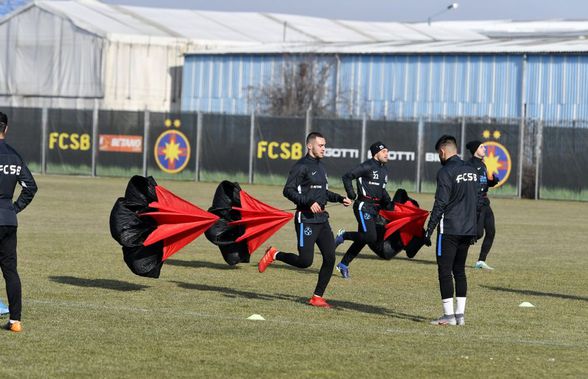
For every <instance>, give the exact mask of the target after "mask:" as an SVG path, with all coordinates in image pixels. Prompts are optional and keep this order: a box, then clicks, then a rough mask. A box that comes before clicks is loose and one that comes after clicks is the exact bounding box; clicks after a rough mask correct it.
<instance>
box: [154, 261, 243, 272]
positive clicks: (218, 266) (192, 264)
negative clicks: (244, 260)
mask: <svg viewBox="0 0 588 379" xmlns="http://www.w3.org/2000/svg"><path fill="white" fill-rule="evenodd" d="M165 264H167V265H171V266H178V267H189V268H212V269H215V270H236V269H238V268H239V266H238V265H235V266H231V265H229V264H227V263H215V262H206V261H182V260H179V259H167V260H166V261H165Z"/></svg>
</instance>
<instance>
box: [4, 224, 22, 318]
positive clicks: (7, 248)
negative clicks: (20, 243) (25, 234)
mask: <svg viewBox="0 0 588 379" xmlns="http://www.w3.org/2000/svg"><path fill="white" fill-rule="evenodd" d="M0 268H1V269H2V275H3V276H4V281H5V282H6V294H7V295H8V309H9V310H10V319H11V320H20V316H21V311H22V290H21V286H20V277H19V276H18V272H17V271H16V226H0Z"/></svg>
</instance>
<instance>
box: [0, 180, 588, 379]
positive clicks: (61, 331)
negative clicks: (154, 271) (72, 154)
mask: <svg viewBox="0 0 588 379" xmlns="http://www.w3.org/2000/svg"><path fill="white" fill-rule="evenodd" d="M156 179H157V178H156ZM37 180H38V184H39V193H38V195H37V197H36V198H35V200H34V201H33V203H32V204H31V205H30V207H29V208H28V209H26V210H25V211H24V212H23V213H22V214H21V215H20V217H19V222H20V227H19V253H18V254H19V270H20V274H21V279H22V282H23V326H24V332H23V333H20V334H14V333H9V332H4V333H1V334H2V345H3V347H4V354H2V355H1V357H0V362H1V364H0V376H1V377H15V378H16V377H19V378H20V377H59V378H68V377H69V378H79V377H110V378H134V377H256V378H257V377H262V378H297V377H475V376H478V377H564V376H565V377H586V376H587V375H588V360H586V352H587V350H588V349H587V348H588V338H587V337H588V333H587V327H586V325H587V324H588V289H587V288H588V286H587V284H588V281H587V278H588V275H587V269H588V265H587V263H588V258H587V255H586V246H588V223H586V214H587V213H588V204H586V203H572V202H554V201H525V200H511V199H493V200H492V202H493V209H494V212H495V215H496V224H497V236H496V240H495V244H494V247H493V249H492V251H491V253H490V256H489V259H488V263H489V264H490V265H492V266H495V267H496V270H495V271H493V272H480V271H475V270H474V269H471V268H470V269H468V271H467V274H468V284H469V292H468V304H467V310H466V323H467V324H466V326H465V327H435V326H431V325H429V324H428V321H429V320H431V319H432V318H435V317H437V316H439V315H440V314H441V305H440V299H439V290H438V283H437V272H436V265H435V263H434V252H433V249H432V248H425V249H423V250H421V251H420V252H419V254H418V255H417V256H416V258H415V259H414V260H409V259H406V258H405V255H404V253H401V254H400V255H399V258H395V259H393V260H392V261H383V260H380V259H378V258H377V257H376V255H375V254H374V253H372V252H371V251H369V250H364V251H363V252H362V253H361V254H360V256H359V257H358V258H357V259H356V260H355V261H354V262H353V263H352V265H351V275H352V279H351V280H343V279H341V278H339V277H338V276H337V274H336V272H335V274H334V276H333V278H332V280H331V283H330V285H329V287H328V288H327V292H326V294H325V296H326V297H327V298H328V300H329V301H330V302H331V304H332V305H334V306H335V309H332V310H323V309H315V308H312V307H310V306H308V305H305V301H306V300H307V299H308V297H309V296H310V295H311V294H312V291H313V289H314V286H315V284H316V279H317V273H318V267H319V265H320V261H321V258H320V255H319V254H318V253H317V255H316V256H315V257H316V259H315V262H314V264H313V266H312V267H311V268H310V269H307V270H298V269H294V268H291V267H288V266H286V265H284V264H283V263H281V262H276V263H275V264H273V265H272V266H270V267H269V268H268V270H267V271H266V272H265V273H264V274H259V273H258V272H257V266H256V262H257V261H258V260H259V258H260V257H261V251H257V252H255V253H254V254H253V257H252V263H251V264H241V265H238V266H237V267H235V268H232V267H229V266H228V265H226V264H225V262H224V261H223V260H222V257H221V256H220V252H219V251H218V249H217V248H216V247H215V246H214V245H212V244H210V243H209V242H208V241H207V240H206V239H205V237H204V236H202V237H200V238H199V239H198V240H196V241H195V242H193V243H191V244H190V245H188V246H187V247H186V248H185V249H184V250H182V251H180V252H179V253H177V254H176V255H174V256H173V257H171V258H170V259H169V260H168V262H167V263H165V264H164V267H163V270H162V275H161V277H160V278H159V279H147V278H141V277H138V276H135V275H133V274H132V273H131V272H130V271H129V270H128V268H127V267H126V265H125V264H124V262H123V260H122V252H121V249H120V247H119V246H118V245H117V243H116V242H115V241H114V240H113V239H112V238H111V237H110V232H109V227H108V217H109V214H110V210H111V208H112V205H113V204H114V201H115V199H116V198H117V197H119V196H122V195H123V193H124V189H125V187H126V181H127V179H121V178H119V179H105V178H99V179H95V178H85V177H60V176H38V177H37ZM159 184H161V185H163V186H165V187H167V188H169V189H170V190H172V191H174V192H175V193H177V194H178V195H180V196H182V197H184V198H186V199H187V200H189V201H192V202H193V203H195V204H197V205H199V206H201V207H202V208H208V207H209V206H210V203H211V200H212V195H213V192H214V189H215V188H216V183H193V182H165V181H160V182H159ZM243 187H244V189H245V190H247V191H248V192H249V193H250V194H252V195H253V196H256V197H258V198H260V199H262V200H264V201H266V202H268V203H270V204H272V205H274V206H276V207H278V208H290V207H291V204H290V203H289V202H288V201H287V200H286V199H285V198H283V197H282V195H281V187H270V186H247V185H245V186H243ZM339 192H340V191H339ZM415 197H416V198H417V200H419V201H420V202H421V205H422V206H423V207H424V208H426V209H430V208H431V206H432V202H433V198H432V196H431V195H422V196H420V195H418V196H415ZM329 212H330V214H331V225H332V227H333V229H335V230H336V229H337V228H339V227H344V228H346V229H348V230H352V229H354V228H356V224H355V221H354V218H353V215H352V211H351V210H350V209H345V208H343V207H342V206H333V207H331V208H329ZM269 242H271V243H273V244H275V245H276V246H278V247H279V248H280V249H283V250H289V251H295V246H296V245H295V238H294V231H293V226H292V225H287V226H285V227H284V228H283V229H282V230H281V231H280V232H278V233H277V234H276V235H275V236H274V237H273V238H272V239H271V240H270V241H269ZM348 246H349V242H346V243H345V244H344V245H342V246H341V247H340V248H339V249H338V253H337V255H338V257H337V260H338V261H339V260H340V258H341V256H342V254H343V253H344V251H345V249H346V248H347V247H348ZM478 251H479V244H478V245H476V246H474V247H473V248H472V249H470V256H469V258H468V265H469V266H470V267H471V265H472V264H473V263H474V262H475V260H476V258H477V254H478ZM3 300H4V301H6V297H5V296H3ZM523 301H528V302H531V303H533V304H534V305H535V306H536V307H535V308H519V307H518V305H519V304H520V303H521V302H523ZM252 314H260V315H262V316H263V317H264V318H265V319H266V321H250V320H247V317H249V316H250V315H252Z"/></svg>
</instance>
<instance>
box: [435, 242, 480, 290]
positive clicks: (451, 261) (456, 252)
mask: <svg viewBox="0 0 588 379" xmlns="http://www.w3.org/2000/svg"><path fill="white" fill-rule="evenodd" d="M472 238H473V236H454V235H447V234H441V233H438V234H437V248H436V252H437V253H436V255H437V272H438V274H439V288H440V289H441V299H450V298H451V299H453V292H454V291H453V289H454V287H453V281H454V280H455V295H456V296H457V297H466V294H467V291H468V283H467V279H466V273H465V263H466V259H467V257H468V249H469V248H470V244H471V242H472Z"/></svg>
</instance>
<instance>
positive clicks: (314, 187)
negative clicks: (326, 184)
mask: <svg viewBox="0 0 588 379" xmlns="http://www.w3.org/2000/svg"><path fill="white" fill-rule="evenodd" d="M310 188H311V189H321V188H323V186H321V185H318V184H315V185H312V186H310Z"/></svg>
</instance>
